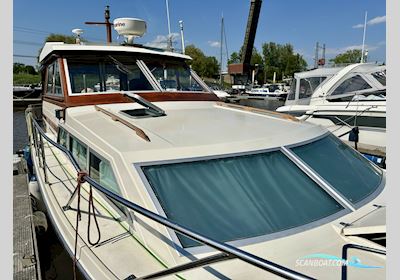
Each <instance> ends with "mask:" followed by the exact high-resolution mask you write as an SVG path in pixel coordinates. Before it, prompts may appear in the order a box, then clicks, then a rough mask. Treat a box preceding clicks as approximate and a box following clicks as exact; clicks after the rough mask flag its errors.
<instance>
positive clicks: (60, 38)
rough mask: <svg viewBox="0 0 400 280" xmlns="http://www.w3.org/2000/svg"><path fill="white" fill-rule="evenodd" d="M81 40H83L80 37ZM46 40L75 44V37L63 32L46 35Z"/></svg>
mask: <svg viewBox="0 0 400 280" xmlns="http://www.w3.org/2000/svg"><path fill="white" fill-rule="evenodd" d="M81 41H84V40H82V39H81ZM46 42H64V43H66V44H75V37H74V36H69V35H64V34H56V33H51V34H50V35H49V36H47V37H46Z"/></svg>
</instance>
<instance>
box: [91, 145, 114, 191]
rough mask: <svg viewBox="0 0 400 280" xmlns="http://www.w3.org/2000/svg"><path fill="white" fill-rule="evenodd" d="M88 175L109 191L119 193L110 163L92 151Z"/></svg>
mask: <svg viewBox="0 0 400 280" xmlns="http://www.w3.org/2000/svg"><path fill="white" fill-rule="evenodd" d="M89 176H90V177H92V178H93V179H94V180H95V181H97V182H98V183H99V184H100V185H102V186H104V187H105V188H107V189H109V190H110V191H112V192H114V193H116V194H121V192H120V190H119V187H118V185H117V180H116V179H115V176H114V173H113V171H112V168H111V165H110V163H109V162H108V161H106V160H104V159H100V158H99V157H98V156H96V155H94V154H93V153H90V170H89Z"/></svg>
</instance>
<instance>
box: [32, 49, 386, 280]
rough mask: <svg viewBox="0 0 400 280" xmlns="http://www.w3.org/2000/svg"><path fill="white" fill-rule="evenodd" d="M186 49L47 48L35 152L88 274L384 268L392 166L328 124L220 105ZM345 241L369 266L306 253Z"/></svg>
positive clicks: (50, 199) (268, 273) (220, 275)
mask: <svg viewBox="0 0 400 280" xmlns="http://www.w3.org/2000/svg"><path fill="white" fill-rule="evenodd" d="M189 60H190V57H188V56H186V55H182V54H178V53H172V52H167V51H163V50H156V49H149V48H145V47H141V46H137V45H136V46H133V45H125V46H120V45H119V46H116V45H115V46H114V45H84V44H63V43H46V45H45V46H44V48H43V50H42V52H41V55H40V61H41V64H42V68H41V70H42V74H43V77H44V81H43V85H44V91H43V93H44V97H43V125H42V126H41V125H40V124H39V122H38V121H37V120H36V119H35V118H34V117H33V115H32V113H28V114H27V120H28V124H29V132H30V133H29V134H30V143H31V149H32V158H33V162H34V167H35V171H36V174H37V178H38V183H39V186H40V189H41V193H42V196H43V201H44V203H45V205H46V208H47V212H48V216H49V217H50V220H51V221H52V223H53V225H54V227H55V229H56V231H57V233H58V235H59V237H60V239H61V240H62V242H63V243H64V245H65V248H66V249H67V251H68V252H69V253H70V254H71V256H75V257H76V263H77V265H78V267H79V268H80V270H81V271H82V272H83V274H84V276H85V277H87V278H88V279H136V278H138V279H153V278H157V277H161V276H166V277H165V278H166V279H176V278H178V279H265V278H274V277H285V278H291V279H315V278H324V279H338V278H340V277H341V275H347V274H346V273H347V272H346V270H349V271H348V272H349V275H351V276H352V277H356V278H364V279H366V278H370V279H378V278H380V279H383V278H384V277H385V269H384V267H385V264H386V257H385V251H386V250H385V245H384V244H382V243H380V242H378V241H377V240H378V239H385V237H386V223H385V222H384V220H385V205H386V203H385V199H384V195H385V189H384V187H385V184H386V183H385V171H383V170H381V169H380V168H378V167H377V166H375V165H374V164H372V163H371V162H369V161H367V160H366V159H365V158H364V157H362V156H361V155H360V154H359V153H358V152H357V151H355V150H354V149H352V148H351V147H349V146H347V145H346V144H344V143H342V142H341V141H340V140H339V139H338V138H337V137H335V136H334V135H332V134H331V133H330V132H329V131H328V130H326V129H324V128H322V127H320V126H315V125H313V124H311V123H308V122H300V121H298V120H297V119H296V118H294V117H292V116H290V115H285V114H280V113H277V112H271V111H265V110H259V109H255V108H249V107H244V106H238V105H232V104H226V103H222V102H220V101H219V99H218V97H217V96H216V95H215V94H213V93H212V91H211V90H210V89H209V88H208V87H207V85H206V84H205V83H204V82H203V81H202V80H201V79H200V78H199V77H198V76H197V75H196V74H195V73H194V72H193V71H191V70H190V68H189V66H188V65H187V62H188V61H189ZM328 164H329V165H328ZM332 168H334V169H335V172H332ZM338 173H339V174H341V176H337V174H338ZM351 248H353V249H354V248H356V249H357V251H356V252H357V254H356V256H357V257H358V258H359V259H361V260H362V264H363V265H366V266H370V267H373V268H371V269H363V268H360V267H357V266H349V267H346V266H323V267H313V266H309V265H304V260H306V259H309V258H311V257H310V256H312V255H313V254H318V253H320V254H321V253H324V254H326V255H330V256H338V257H339V258H340V257H342V256H343V254H344V252H346V254H347V251H348V250H349V249H351ZM346 256H347V255H346ZM352 256H353V255H352ZM313 258H318V256H314V257H313ZM349 258H350V256H349ZM74 259H75V258H74ZM346 259H347V257H346ZM343 271H345V273H344V272H343ZM146 275H147V276H146Z"/></svg>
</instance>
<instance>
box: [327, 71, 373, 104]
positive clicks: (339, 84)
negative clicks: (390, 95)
mask: <svg viewBox="0 0 400 280" xmlns="http://www.w3.org/2000/svg"><path fill="white" fill-rule="evenodd" d="M356 76H360V77H361V79H363V81H364V82H366V83H367V84H368V85H369V88H367V89H362V90H353V91H348V92H344V93H340V94H333V92H335V90H336V89H337V88H338V87H339V86H341V85H342V84H343V83H344V82H345V81H347V80H348V79H352V78H354V77H356ZM374 90H375V85H373V84H371V81H370V80H369V79H368V78H367V77H365V76H364V74H362V73H357V72H354V73H351V74H350V75H346V76H345V77H343V78H342V79H341V80H340V81H338V82H337V83H336V84H335V86H334V87H332V88H331V90H330V91H329V92H328V94H327V96H328V97H330V99H335V98H336V97H337V98H341V97H344V96H352V95H358V94H363V93H365V92H369V91H374Z"/></svg>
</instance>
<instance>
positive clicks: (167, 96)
mask: <svg viewBox="0 0 400 280" xmlns="http://www.w3.org/2000/svg"><path fill="white" fill-rule="evenodd" d="M137 94H138V95H140V96H141V97H143V98H144V99H146V100H148V101H150V102H161V101H219V99H218V97H217V96H216V95H215V94H211V93H192V92H142V93H137ZM43 100H45V101H47V102H50V103H53V104H56V105H58V106H60V107H75V106H87V105H101V104H112V103H132V102H133V101H132V99H130V98H127V97H124V96H123V95H122V94H119V93H110V94H107V93H105V94H88V95H79V96H68V97H67V98H66V100H64V102H63V101H62V100H61V99H57V98H55V97H54V96H51V97H50V96H45V97H44V99H43Z"/></svg>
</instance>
